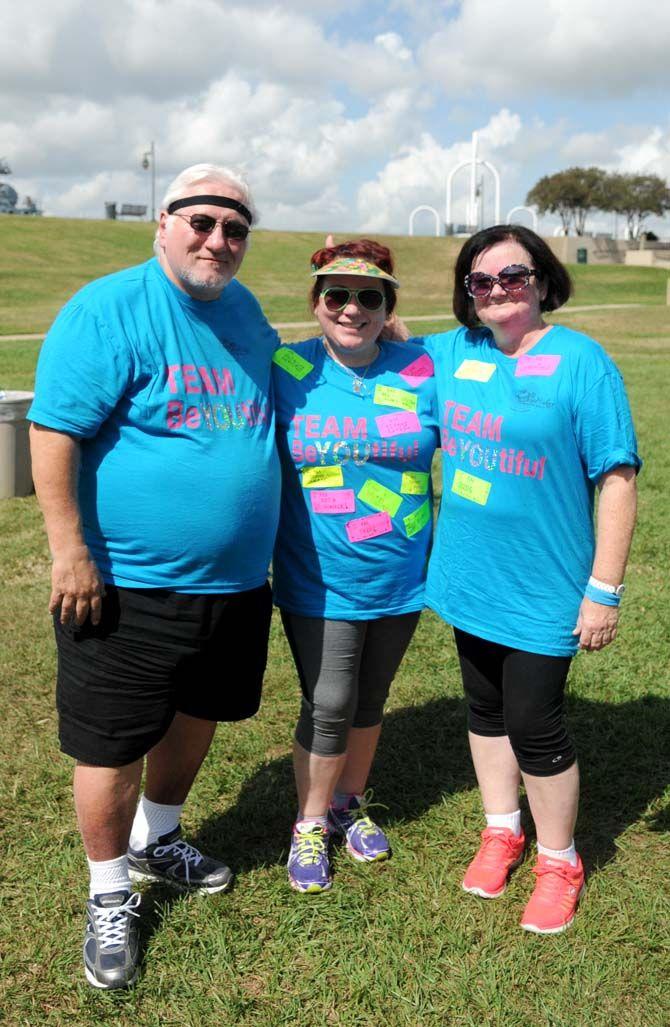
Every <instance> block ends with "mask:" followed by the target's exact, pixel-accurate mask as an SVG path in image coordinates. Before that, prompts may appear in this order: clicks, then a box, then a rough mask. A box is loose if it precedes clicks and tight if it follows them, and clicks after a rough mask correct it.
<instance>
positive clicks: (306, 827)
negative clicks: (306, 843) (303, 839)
mask: <svg viewBox="0 0 670 1027" xmlns="http://www.w3.org/2000/svg"><path fill="white" fill-rule="evenodd" d="M315 827H325V829H326V831H327V830H328V817H327V816H323V817H303V816H302V815H301V814H300V813H298V816H297V818H296V822H295V829H296V831H297V832H298V834H306V832H307V831H312V830H313V829H314V828H315Z"/></svg>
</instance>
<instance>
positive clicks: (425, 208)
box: [409, 203, 440, 235]
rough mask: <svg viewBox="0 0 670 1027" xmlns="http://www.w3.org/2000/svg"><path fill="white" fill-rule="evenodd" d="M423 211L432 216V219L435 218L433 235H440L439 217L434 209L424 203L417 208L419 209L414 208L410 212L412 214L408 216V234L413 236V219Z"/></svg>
mask: <svg viewBox="0 0 670 1027" xmlns="http://www.w3.org/2000/svg"><path fill="white" fill-rule="evenodd" d="M423 210H427V211H428V213H429V214H432V215H433V217H434V218H435V235H439V234H440V215H439V214H438V213H437V211H436V210H435V207H429V206H427V205H426V204H425V203H422V204H421V206H419V207H415V208H414V210H413V211H412V213H411V214H410V216H409V234H410V235H414V218H415V216H416V215H417V214H420V213H421V211H423Z"/></svg>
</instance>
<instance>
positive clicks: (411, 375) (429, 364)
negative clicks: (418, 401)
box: [400, 353, 435, 386]
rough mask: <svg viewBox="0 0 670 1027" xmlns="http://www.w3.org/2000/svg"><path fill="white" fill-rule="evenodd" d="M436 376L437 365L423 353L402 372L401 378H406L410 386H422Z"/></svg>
mask: <svg viewBox="0 0 670 1027" xmlns="http://www.w3.org/2000/svg"><path fill="white" fill-rule="evenodd" d="M434 374H435V365H434V364H433V361H432V360H431V359H430V357H429V356H428V354H427V353H423V354H422V355H421V356H420V357H418V358H417V359H416V360H413V361H412V363H411V364H408V365H407V367H404V368H403V369H402V371H400V377H401V378H404V379H405V381H406V382H407V384H408V385H413V386H417V385H421V383H422V382H425V380H426V378H432V377H433V375H434Z"/></svg>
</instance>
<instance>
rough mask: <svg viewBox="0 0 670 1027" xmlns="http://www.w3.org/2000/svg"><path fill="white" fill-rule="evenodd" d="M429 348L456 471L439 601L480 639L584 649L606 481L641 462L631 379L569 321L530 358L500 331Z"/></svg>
mask: <svg viewBox="0 0 670 1027" xmlns="http://www.w3.org/2000/svg"><path fill="white" fill-rule="evenodd" d="M424 341H425V345H426V347H427V350H428V352H429V353H430V354H431V356H432V357H433V360H434V362H435V378H436V387H437V397H438V404H439V411H440V424H441V433H442V465H443V495H442V505H441V509H440V515H439V518H438V524H437V529H436V535H435V546H434V549H433V552H432V555H431V560H430V567H429V571H428V582H427V586H426V603H427V605H428V606H430V607H432V609H434V610H435V611H436V612H437V613H439V614H440V616H442V617H443V618H444V619H445V620H447V621H449V623H451V624H453V625H454V626H455V627H458V628H460V629H462V630H463V631H467V632H469V633H470V634H472V635H477V636H478V637H480V638H485V639H488V640H489V641H493V642H499V643H501V644H502V645H508V646H511V647H513V648H518V649H523V650H526V651H529V652H537V653H546V654H548V655H553V656H568V655H571V654H572V653H574V652H575V650H576V648H577V639H576V637H574V636H573V635H572V631H573V629H574V627H575V624H576V621H577V614H578V611H579V606H580V603H581V601H582V598H583V596H584V588H585V586H586V582H587V580H588V578H589V575H590V573H591V566H592V561H593V552H594V531H593V498H594V490H595V486H596V484H597V482H598V481H599V479H600V478H601V477H602V475H603V474H605V473H606V472H607V471H611V470H612V469H613V468H615V467H618V466H620V465H622V464H629V465H631V466H633V467H636V468H638V467H640V460H639V458H638V456H637V442H636V438H635V432H634V429H633V424H632V420H631V415H630V409H629V406H628V400H627V398H626V393H625V389H624V385H623V381H622V379H621V375H620V374H619V371H618V370H617V368H616V366H615V365H614V363H613V362H612V360H611V359H610V358H609V357H608V356H607V354H606V353H605V351H604V350H603V349H602V347H601V346H599V345H598V343H597V342H594V340H593V339H590V338H588V336H585V335H582V334H580V333H579V332H574V331H572V330H571V329H569V328H564V327H562V326H553V327H552V328H550V330H549V331H548V332H546V334H545V335H543V336H542V337H541V338H540V340H539V341H538V342H537V343H536V344H535V345H534V346H533V347H532V349H531V350H530V351H528V352H527V353H525V354H523V355H522V356H521V357H519V358H518V359H515V358H512V357H509V356H506V355H505V354H504V353H503V352H502V351H501V350H499V349H498V348H497V346H496V345H495V342H494V340H493V336H492V335H491V333H490V332H489V331H488V330H487V329H479V330H470V329H467V328H458V329H456V330H454V331H451V332H446V333H443V334H440V335H434V336H428V337H427V338H426V339H425V340H424Z"/></svg>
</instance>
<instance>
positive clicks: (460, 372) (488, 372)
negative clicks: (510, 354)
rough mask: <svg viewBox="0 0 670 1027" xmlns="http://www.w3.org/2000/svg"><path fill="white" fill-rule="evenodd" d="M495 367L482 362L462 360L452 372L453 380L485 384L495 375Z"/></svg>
mask: <svg viewBox="0 0 670 1027" xmlns="http://www.w3.org/2000/svg"><path fill="white" fill-rule="evenodd" d="M495 369H496V365H495V364H489V363H486V362H485V361H484V360H464V361H463V362H462V364H461V366H460V367H459V368H457V369H456V371H454V378H461V379H462V380H463V381H468V382H487V381H489V379H490V378H491V377H492V376H493V374H494V373H495Z"/></svg>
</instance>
